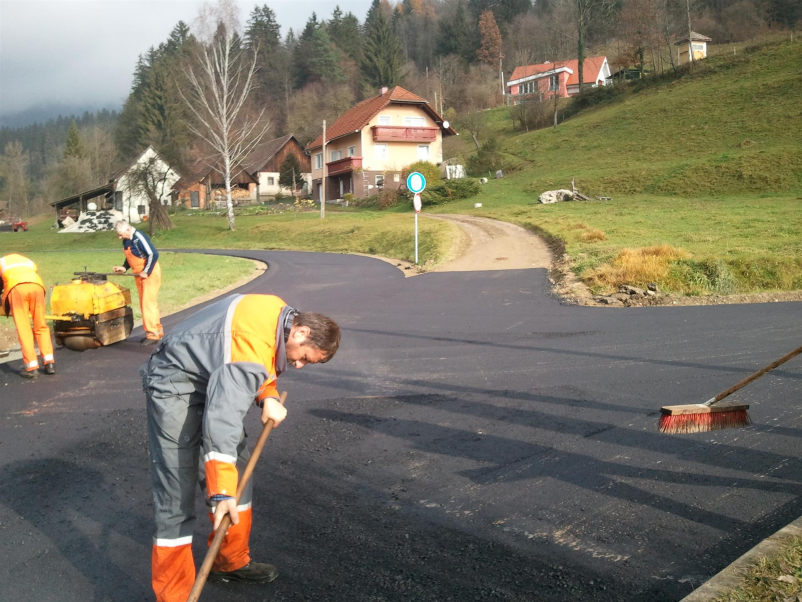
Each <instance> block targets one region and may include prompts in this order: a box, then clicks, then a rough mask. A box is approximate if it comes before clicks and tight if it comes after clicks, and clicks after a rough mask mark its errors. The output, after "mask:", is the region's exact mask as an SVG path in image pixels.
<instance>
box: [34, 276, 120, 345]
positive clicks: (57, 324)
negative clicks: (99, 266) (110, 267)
mask: <svg viewBox="0 0 802 602" xmlns="http://www.w3.org/2000/svg"><path fill="white" fill-rule="evenodd" d="M112 275H113V276H119V275H121V274H104V273H100V272H87V271H84V272H75V276H76V277H75V278H74V279H73V280H72V282H70V283H69V284H58V285H56V286H54V287H53V294H52V296H51V298H50V311H51V314H52V315H49V316H47V318H48V319H49V320H53V330H54V334H55V336H56V342H57V343H58V344H61V345H64V346H65V347H67V348H69V349H74V350H75V351H84V350H86V349H97V348H98V347H100V346H101V345H111V344H112V343H116V342H117V341H122V340H124V339H127V338H128V336H129V335H130V334H131V330H133V328H134V312H133V311H132V310H131V292H130V291H129V290H128V289H127V288H125V287H124V286H120V285H118V284H115V283H113V282H109V281H108V279H107V276H112Z"/></svg>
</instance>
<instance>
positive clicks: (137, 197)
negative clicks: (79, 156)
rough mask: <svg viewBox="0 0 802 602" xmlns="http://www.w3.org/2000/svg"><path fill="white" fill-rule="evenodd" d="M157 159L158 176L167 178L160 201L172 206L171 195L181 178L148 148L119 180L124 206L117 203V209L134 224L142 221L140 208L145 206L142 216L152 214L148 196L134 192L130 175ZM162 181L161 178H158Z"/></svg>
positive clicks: (119, 189)
mask: <svg viewBox="0 0 802 602" xmlns="http://www.w3.org/2000/svg"><path fill="white" fill-rule="evenodd" d="M154 157H155V164H154V165H155V169H156V171H157V173H158V174H166V178H165V181H164V186H160V187H159V190H158V191H157V192H159V193H161V194H160V200H161V203H162V205H170V204H171V202H172V201H171V199H170V194H171V193H172V192H173V186H174V185H175V183H176V182H177V181H178V179H179V178H180V176H179V175H178V174H177V173H176V172H175V170H174V169H172V168H171V167H170V166H169V165H167V163H165V162H164V161H162V160H161V159H160V158H158V155H157V154H156V151H154V150H153V149H152V148H148V149H147V150H146V151H145V152H144V153H142V155H141V156H140V157H139V159H137V162H136V163H135V164H134V165H132V166H131V169H129V170H128V172H126V173H125V174H123V175H122V177H120V179H119V180H117V186H116V190H117V191H118V192H121V193H122V206H121V207H118V206H117V203H115V207H114V208H115V209H117V210H118V211H122V213H123V215H124V216H125V219H126V220H127V221H128V222H129V223H132V224H136V223H139V222H140V221H142V218H141V216H140V212H139V208H140V207H142V206H144V213H142V214H141V215H149V214H150V200H149V199H148V196H147V194H145V193H144V192H140V191H136V190H132V189H131V188H132V187H131V182H130V178H129V174H130V173H131V171H132V170H134V169H135V168H136V167H137V166H139V165H143V164H147V163H148V162H149V161H151V159H152V158H154ZM158 179H159V180H160V179H161V178H160V177H159V178H158Z"/></svg>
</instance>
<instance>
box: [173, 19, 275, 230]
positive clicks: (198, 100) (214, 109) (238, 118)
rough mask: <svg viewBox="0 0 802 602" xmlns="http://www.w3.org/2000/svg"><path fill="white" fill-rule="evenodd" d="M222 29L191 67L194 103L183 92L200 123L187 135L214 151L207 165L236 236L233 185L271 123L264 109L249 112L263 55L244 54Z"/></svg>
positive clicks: (191, 125)
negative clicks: (221, 188) (221, 187)
mask: <svg viewBox="0 0 802 602" xmlns="http://www.w3.org/2000/svg"><path fill="white" fill-rule="evenodd" d="M221 28H222V32H221V33H222V35H218V36H215V39H214V40H212V42H210V43H209V44H207V45H204V46H203V49H202V50H201V52H200V55H199V56H198V65H196V66H192V67H189V69H188V71H187V79H188V80H189V83H190V97H189V98H187V97H186V96H185V95H184V93H183V92H181V97H182V98H183V99H184V102H186V103H187V106H188V107H189V109H190V110H191V111H192V113H193V114H194V115H195V117H196V119H197V123H196V124H190V125H189V129H190V130H191V131H192V132H193V133H194V134H195V135H197V136H198V137H200V138H201V139H203V140H204V141H205V142H206V143H207V144H208V145H209V147H210V148H211V149H212V155H211V156H210V157H208V158H207V160H208V163H209V165H210V166H211V167H212V169H214V170H215V171H217V172H218V173H220V174H221V175H222V176H223V180H224V181H225V187H226V207H227V210H228V227H229V228H230V229H231V230H233V229H234V201H233V199H232V197H231V181H232V180H233V179H234V178H236V177H237V175H239V173H241V170H242V168H241V167H240V162H241V161H243V160H244V159H245V157H247V156H248V154H249V153H250V152H251V151H252V150H253V148H254V147H255V146H256V145H257V144H259V141H260V140H261V139H262V137H263V136H264V135H265V133H266V132H267V130H268V129H269V128H270V122H269V120H267V119H266V118H264V117H265V109H264V107H262V109H261V110H260V111H258V113H255V114H253V113H249V112H248V110H247V108H246V103H247V101H248V98H249V97H250V96H251V93H252V92H253V91H254V90H255V89H256V87H257V84H256V80H255V77H254V74H255V73H256V59H257V57H258V55H259V53H258V52H253V53H244V52H243V51H241V50H240V48H239V44H238V43H237V41H236V39H235V37H234V34H233V33H232V31H231V29H230V28H229V27H226V26H225V24H224V23H221ZM248 54H250V57H248ZM179 91H180V88H179Z"/></svg>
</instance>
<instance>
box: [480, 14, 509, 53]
mask: <svg viewBox="0 0 802 602" xmlns="http://www.w3.org/2000/svg"><path fill="white" fill-rule="evenodd" d="M479 37H480V39H481V40H482V45H481V46H480V47H479V50H477V51H476V57H477V58H478V59H479V60H480V61H481V62H483V63H485V64H486V65H490V66H491V67H498V62H499V59H501V58H503V57H504V55H503V54H502V52H501V43H502V42H501V32H500V31H499V30H498V25H496V20H495V18H493V11H490V10H486V11H485V12H483V13H482V16H481V17H479Z"/></svg>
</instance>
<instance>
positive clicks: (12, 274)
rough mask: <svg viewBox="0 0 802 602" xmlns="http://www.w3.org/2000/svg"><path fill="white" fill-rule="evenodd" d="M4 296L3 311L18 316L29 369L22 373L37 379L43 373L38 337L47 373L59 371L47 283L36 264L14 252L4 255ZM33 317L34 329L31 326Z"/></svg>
mask: <svg viewBox="0 0 802 602" xmlns="http://www.w3.org/2000/svg"><path fill="white" fill-rule="evenodd" d="M0 279H2V283H0V296H2V305H3V309H2V313H3V314H4V315H6V316H8V315H11V316H13V317H14V325H15V326H16V327H17V336H18V337H19V343H20V346H21V347H22V361H23V363H24V364H25V369H24V370H23V371H22V372H20V376H22V377H23V378H31V379H32V378H36V377H37V376H38V375H39V359H38V358H37V356H36V347H34V339H36V344H38V345H39V351H40V353H41V354H42V359H43V360H44V363H45V373H46V374H55V373H56V366H55V363H54V362H55V358H54V357H53V341H52V340H51V339H50V329H49V328H48V327H47V320H46V319H45V313H46V308H45V284H44V282H42V279H41V278H40V277H39V274H37V273H36V264H35V263H34V262H33V261H31V260H30V259H28V258H27V257H23V256H22V255H18V254H16V253H12V254H11V255H6V256H5V257H0ZM31 318H33V328H31Z"/></svg>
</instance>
